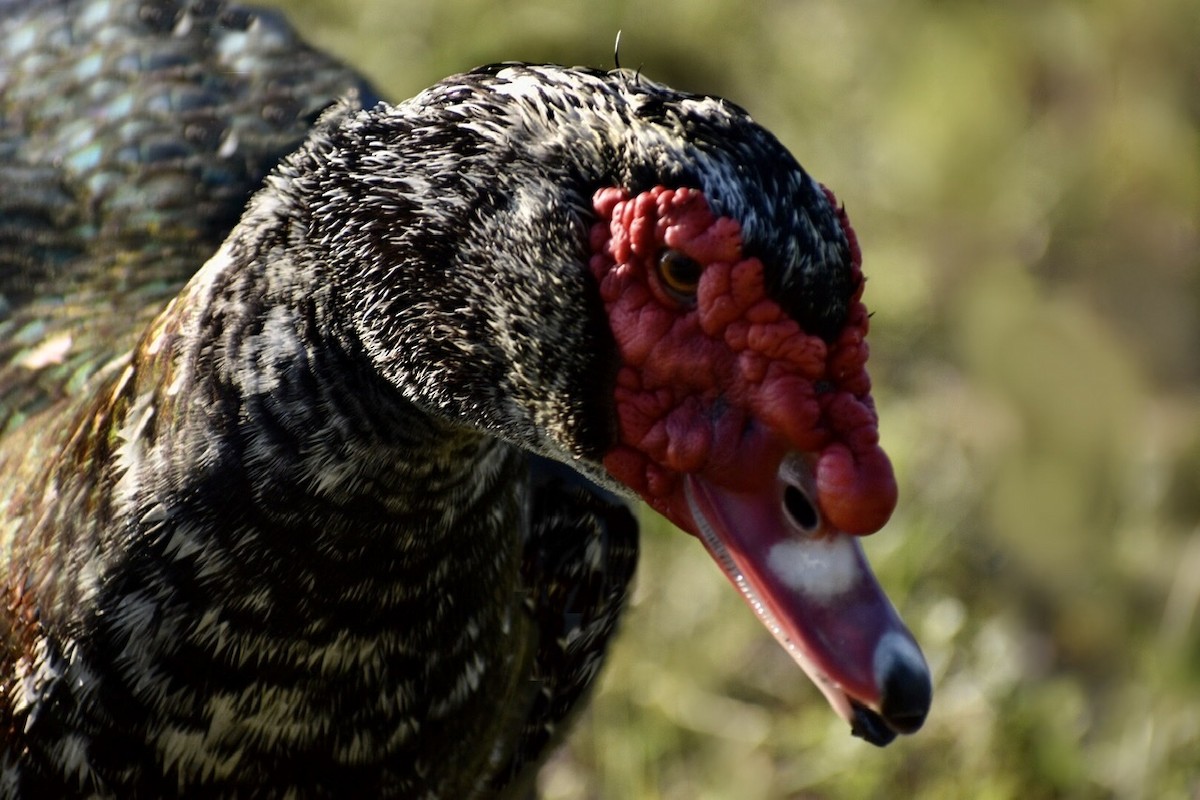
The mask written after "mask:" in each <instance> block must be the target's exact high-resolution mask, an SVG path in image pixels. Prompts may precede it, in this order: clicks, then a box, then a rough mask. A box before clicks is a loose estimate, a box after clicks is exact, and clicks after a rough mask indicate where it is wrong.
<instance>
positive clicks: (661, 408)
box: [589, 187, 931, 744]
mask: <svg viewBox="0 0 1200 800" xmlns="http://www.w3.org/2000/svg"><path fill="white" fill-rule="evenodd" d="M824 199H825V201H826V202H827V203H828V204H829V206H828V208H822V209H817V210H816V211H817V212H819V213H836V214H837V219H838V222H839V223H840V225H841V229H842V233H843V234H844V236H845V239H846V245H847V246H846V247H843V248H842V250H843V251H845V252H847V253H848V254H849V261H848V263H847V264H845V265H838V266H839V268H845V269H848V270H850V271H851V278H852V280H851V282H850V284H849V285H851V286H853V287H854V289H853V296H852V297H850V298H849V299H848V303H847V306H846V307H847V309H848V311H847V314H846V319H845V321H844V323H843V324H842V326H841V328H840V330H839V331H838V332H837V334H836V335H835V336H833V337H831V340H830V341H826V340H825V339H823V338H821V337H820V336H817V335H814V334H811V333H809V332H807V331H805V330H804V328H803V327H802V325H801V323H800V322H799V321H797V320H796V319H793V318H792V317H791V316H789V315H788V313H787V312H786V311H785V310H784V308H783V306H782V305H781V304H780V303H779V302H776V300H775V299H773V298H772V297H771V295H770V293H769V292H768V288H767V276H766V273H765V270H766V268H767V267H766V265H764V263H763V262H762V261H761V260H759V258H756V257H753V256H748V255H747V254H746V253H745V252H743V238H742V227H741V225H740V224H739V223H738V222H737V221H736V220H734V219H732V218H730V217H724V216H717V215H716V214H714V213H713V211H712V209H711V207H710V205H709V203H708V201H707V199H706V198H705V196H704V194H703V193H702V192H700V191H699V190H697V189H693V188H679V189H667V188H664V187H656V188H653V189H650V190H648V191H644V192H642V193H640V194H637V195H635V196H630V194H629V193H627V192H625V191H624V190H621V189H617V188H605V189H602V190H600V191H598V192H597V193H596V194H595V196H594V198H593V204H594V208H595V212H596V215H597V222H596V223H595V224H594V225H593V226H592V229H591V234H590V245H591V253H592V256H591V260H590V263H589V266H590V269H591V271H592V274H593V275H594V276H595V278H596V280H597V281H598V284H599V289H600V296H601V299H602V301H603V303H604V306H605V309H606V310H607V312H608V319H609V325H610V328H611V330H612V333H613V337H614V339H615V341H616V345H617V350H618V353H619V356H620V362H621V363H620V366H619V369H618V373H617V379H616V386H615V389H614V398H613V399H614V404H615V408H616V414H617V420H618V440H617V443H616V444H615V446H613V447H612V448H611V449H610V451H609V452H608V453H607V454H606V455H605V458H604V466H605V468H606V469H607V470H608V472H609V473H610V474H611V475H612V476H613V477H614V478H616V479H618V480H619V481H621V482H622V483H624V484H625V485H627V486H629V487H630V488H631V489H633V490H634V491H635V492H637V493H638V494H639V495H640V496H641V497H642V498H644V499H645V500H646V501H647V502H648V503H649V504H650V505H651V506H652V507H653V508H654V509H656V510H657V511H659V512H660V513H661V514H663V515H664V516H666V517H667V518H668V519H670V520H671V521H673V522H674V523H675V524H676V525H678V526H679V527H681V528H683V529H684V530H687V531H689V532H690V533H692V534H694V535H696V536H697V537H699V538H700V539H701V540H702V541H703V543H704V545H705V547H707V548H708V550H709V551H710V553H711V554H712V555H713V557H714V559H715V560H716V561H717V562H718V563H719V564H720V565H721V567H722V569H723V570H724V571H725V573H726V575H727V577H728V578H729V579H730V581H732V582H733V583H734V585H735V586H737V587H738V589H739V590H740V591H741V592H742V593H743V594H744V595H745V596H746V598H747V600H748V601H749V602H750V605H751V606H752V607H753V608H754V610H755V611H756V613H758V615H759V616H760V618H761V619H762V621H763V622H764V623H765V624H766V625H767V627H768V628H769V629H770V630H771V632H772V633H773V634H774V635H775V636H776V638H777V639H779V641H780V642H781V643H782V644H783V645H784V646H785V648H787V649H788V651H789V652H790V653H791V654H792V655H793V656H794V657H795V658H796V660H797V662H799V663H800V665H801V666H802V667H803V668H804V669H805V671H806V672H808V674H809V675H810V676H811V677H812V678H813V679H814V681H815V682H816V683H817V685H818V686H819V687H820V688H821V689H822V691H823V692H824V693H825V695H826V697H827V698H828V699H829V700H830V702H831V704H832V705H833V706H834V708H835V709H836V710H837V711H838V712H839V713H840V714H841V715H842V716H843V717H845V718H846V719H847V720H849V721H850V722H851V725H852V728H853V730H854V731H855V733H857V734H859V735H861V736H863V737H864V738H866V739H868V740H869V741H871V742H873V743H875V744H886V743H887V742H888V741H891V739H892V738H894V736H895V733H896V732H902V733H907V732H911V731H913V730H916V728H918V727H920V725H921V723H922V722H923V721H924V718H925V714H926V712H927V711H928V706H929V698H930V693H931V690H930V682H929V675H928V669H927V667H926V666H925V662H924V659H923V657H922V656H921V653H920V650H919V648H918V647H917V645H916V643H915V641H913V639H912V636H911V635H910V634H909V632H908V631H907V629H905V627H904V625H903V623H901V622H900V620H899V618H898V616H897V615H896V613H895V611H894V609H893V608H892V606H891V604H890V603H889V602H888V600H887V598H886V596H885V595H884V594H883V592H882V590H881V589H880V588H879V585H878V583H877V582H876V581H875V578H874V576H873V575H872V574H871V571H870V568H869V567H868V566H867V564H866V561H865V558H864V556H863V554H862V550H861V547H860V546H859V544H858V542H857V538H856V536H857V535H862V534H868V533H872V532H874V531H877V530H878V529H879V528H881V527H883V525H884V524H885V523H886V522H887V520H888V518H889V517H890V516H891V513H892V511H893V509H894V508H895V504H896V494H897V492H896V481H895V478H894V476H893V474H892V468H891V463H890V462H889V461H888V458H887V456H886V455H885V454H884V452H883V450H882V449H881V448H880V446H879V435H878V429H877V418H876V414H875V408H874V404H873V402H872V400H871V396H870V389H871V383H870V379H869V378H868V376H867V372H866V362H867V353H868V350H867V344H866V341H865V337H866V334H867V327H868V315H867V311H866V307H865V306H864V305H863V303H862V299H861V297H862V288H863V280H862V274H861V267H860V255H859V250H858V245H857V242H856V241H855V237H854V234H853V231H852V230H851V228H850V226H849V222H848V221H847V220H846V217H845V214H844V212H842V211H841V210H838V209H837V205H836V202H835V200H834V198H833V195H832V194H831V193H829V192H828V190H826V192H825V197H824ZM830 250H831V252H833V251H836V250H837V248H830Z"/></svg>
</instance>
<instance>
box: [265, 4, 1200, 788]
mask: <svg viewBox="0 0 1200 800" xmlns="http://www.w3.org/2000/svg"><path fill="white" fill-rule="evenodd" d="M287 6H288V10H289V13H290V15H291V17H292V19H293V20H295V21H296V22H297V23H298V24H299V25H300V27H301V28H302V29H303V30H304V31H305V32H306V33H307V35H308V36H309V38H310V39H312V40H313V41H315V42H317V43H319V44H321V45H322V46H324V47H326V48H328V49H330V50H332V51H334V52H336V53H338V54H340V55H341V56H342V57H344V58H345V59H346V60H347V61H349V62H351V63H353V64H355V65H356V66H358V67H359V68H360V69H363V70H365V71H366V72H367V74H369V75H370V76H371V77H372V78H373V79H374V80H375V81H376V82H377V83H378V85H379V86H380V88H381V89H382V90H383V91H384V93H385V94H386V95H387V96H389V97H391V98H393V99H400V98H403V97H406V96H409V95H411V94H412V93H414V92H416V91H417V90H419V89H420V88H422V87H423V86H425V85H427V84H429V83H431V82H433V81H434V80H436V79H438V78H440V77H442V76H444V75H446V74H449V73H452V72H458V71H462V70H463V69H466V68H469V67H471V66H474V65H476V64H479V63H484V62H490V61H500V60H533V61H557V62H563V63H583V64H589V65H593V66H610V65H611V64H612V45H613V39H614V37H615V35H616V32H617V30H619V29H620V30H622V31H623V36H622V47H621V53H620V58H621V63H622V65H623V66H626V67H633V68H640V69H642V70H643V71H644V72H645V73H646V74H647V75H649V76H650V77H653V78H655V79H658V80H662V81H665V82H667V83H671V84H673V85H676V86H678V87H680V88H685V89H691V90H696V91H705V92H712V93H717V94H723V95H725V96H727V97H729V98H731V99H732V100H734V101H736V102H737V103H739V104H740V105H742V106H744V107H746V108H749V109H750V110H751V112H752V113H754V114H755V116H756V117H757V118H758V119H759V120H760V121H761V122H763V123H764V124H765V125H766V126H767V127H769V128H771V129H772V130H774V131H775V132H776V134H778V135H779V136H780V138H781V139H782V140H783V141H784V142H785V143H786V144H787V145H788V146H789V147H790V148H791V149H792V150H793V152H795V153H796V154H797V156H798V157H799V158H800V160H801V162H802V163H804V164H805V166H806V167H807V168H808V169H809V170H810V171H812V172H813V173H814V174H815V175H817V176H818V177H819V178H821V180H823V181H825V182H826V183H828V184H829V185H830V186H832V187H834V188H835V189H836V190H837V192H838V194H839V197H840V198H841V199H842V201H844V202H845V203H846V204H847V206H848V207H849V210H850V213H851V218H852V219H853V220H854V222H855V225H856V228H857V230H858V234H859V238H860V241H861V242H862V243H863V249H864V251H865V254H866V265H865V266H866V270H867V274H868V276H869V284H868V290H867V300H868V303H869V305H870V306H871V307H872V308H873V310H874V311H875V316H874V319H873V323H874V326H873V327H874V330H873V331H872V343H873V346H874V353H873V359H872V369H873V372H872V374H873V376H874V378H875V384H876V396H877V400H878V403H879V408H880V412H881V418H882V425H883V436H884V441H885V444H886V445H887V447H888V449H889V451H890V453H891V455H892V457H893V460H894V461H895V464H896V467H897V472H898V474H899V477H900V480H901V490H902V499H901V504H900V507H899V509H898V511H897V513H896V515H895V517H894V519H893V521H892V523H891V524H890V525H889V526H888V528H887V529H885V530H884V531H883V532H882V533H881V534H879V535H878V536H876V537H872V538H871V539H870V540H868V541H867V548H868V551H869V554H870V556H871V558H872V560H873V562H874V564H875V565H876V567H877V569H878V571H879V573H880V579H881V581H882V582H883V584H884V585H885V586H886V587H887V588H888V590H889V593H890V594H891V596H892V598H893V600H894V601H895V602H896V604H897V606H898V607H899V608H900V610H901V612H902V613H903V615H904V617H905V618H906V619H907V620H908V622H909V624H910V626H911V627H912V628H913V631H914V632H915V633H916V635H917V637H918V639H919V640H920V641H921V643H922V645H923V647H924V648H925V652H926V654H927V656H928V658H929V661H930V664H931V666H932V668H933V670H934V673H935V687H936V688H935V692H936V693H935V705H934V710H933V712H932V714H931V716H930V718H929V721H928V723H927V724H926V727H925V729H924V730H922V731H921V732H920V733H919V734H917V735H916V736H913V737H909V738H904V739H901V740H899V741H897V742H896V743H894V744H893V745H892V746H890V747H889V748H887V749H886V750H875V749H873V748H871V747H870V746H868V745H866V744H863V743H862V742H860V741H858V740H856V739H852V738H851V737H850V736H849V735H848V731H846V730H845V727H844V725H843V724H842V723H840V721H839V720H837V719H836V718H835V717H834V715H833V714H832V713H831V712H830V711H829V709H828V707H827V706H826V704H825V703H824V701H823V700H822V699H821V697H820V695H819V693H818V692H817V691H816V690H815V689H814V688H813V687H811V686H810V685H808V683H807V681H806V680H805V679H804V678H803V676H802V674H801V673H800V671H799V670H798V669H797V668H796V667H795V665H794V664H792V663H791V662H790V660H789V659H788V657H787V656H786V655H785V654H784V653H783V652H781V651H780V649H779V648H778V647H777V646H776V645H775V644H774V643H773V641H772V640H771V639H770V638H769V636H768V635H767V634H766V632H765V631H763V630H762V629H761V628H760V626H759V625H758V623H757V622H756V621H755V620H754V618H753V616H752V615H751V613H750V612H749V611H748V610H747V609H746V608H745V607H744V606H743V605H742V603H741V601H740V600H739V599H738V597H737V596H736V595H735V593H734V592H733V591H732V590H731V589H730V588H729V587H728V586H727V585H726V584H725V582H724V580H723V579H722V577H721V576H720V574H719V572H718V571H717V570H716V569H715V568H714V567H713V565H712V564H711V563H710V562H709V559H708V558H707V556H705V555H704V553H703V552H702V550H701V549H700V548H699V547H698V546H697V544H696V543H695V542H694V541H692V540H691V539H690V538H688V537H685V536H683V535H681V534H679V533H678V532H675V531H670V530H667V529H666V526H665V525H662V524H661V523H659V522H657V521H654V520H652V519H650V518H649V517H647V528H648V531H647V535H646V536H645V556H644V558H643V560H642V565H641V569H640V578H639V584H638V589H637V593H636V596H635V598H634V600H633V608H632V611H631V613H630V614H629V615H628V618H627V621H626V623H625V627H624V631H623V635H622V637H621V639H620V641H619V643H618V644H617V645H616V647H615V648H614V652H613V657H612V661H611V664H610V666H609V668H608V670H607V672H606V674H605V677H604V679H603V686H602V688H601V690H600V692H599V694H598V696H597V698H596V701H595V702H594V704H593V707H592V709H591V711H590V712H589V714H588V715H587V716H586V717H585V718H584V719H583V720H582V722H581V724H580V725H579V726H578V729H577V730H576V732H575V734H574V735H573V737H572V739H571V741H570V744H569V746H568V747H567V748H564V750H563V751H562V752H561V753H559V754H558V755H557V756H556V757H555V759H554V761H553V762H552V763H551V764H550V765H549V767H548V768H547V769H546V770H545V771H544V774H543V776H542V777H543V780H542V789H543V794H544V796H545V797H546V798H548V799H550V800H566V798H606V799H607V798H680V799H682V798H697V797H699V798H737V799H738V800H754V799H755V798H797V799H798V798H806V799H808V798H811V799H813V800H816V799H817V798H822V799H823V798H885V797H898V796H919V797H928V798H961V797H975V798H997V799H999V798H1058V797H1064V798H1093V797H1097V798H1100V797H1115V798H1162V797H1179V798H1183V797H1191V798H1200V623H1198V621H1197V619H1196V616H1197V614H1196V612H1197V604H1198V601H1200V424H1198V423H1200V403H1198V402H1197V401H1198V399H1200V269H1198V267H1200V3H1197V2H1195V0H1159V2H1156V3H1139V2H1134V0H1094V1H1093V2H1085V1H1084V0H1078V1H1077V2H1071V1H1069V0H1046V1H1045V2H1032V0H1015V1H1014V2H1007V3H986V2H970V1H969V0H962V1H960V2H949V1H948V0H853V1H852V2H844V1H843V0H799V1H797V2H789V1H788V0H738V2H734V0H707V1H706V2H704V3H698V2H689V1H687V0H657V2H655V3H634V2H631V1H630V0H610V1H609V2H599V1H598V0H586V1H584V0H540V1H539V0H501V1H500V2H497V0H454V1H452V2H451V1H448V0H407V1H397V0H336V1H335V0H306V2H303V3H298V2H293V3H289V4H287Z"/></svg>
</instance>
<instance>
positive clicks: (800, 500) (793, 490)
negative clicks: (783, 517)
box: [783, 484, 821, 533]
mask: <svg viewBox="0 0 1200 800" xmlns="http://www.w3.org/2000/svg"><path fill="white" fill-rule="evenodd" d="M783 507H784V509H785V510H786V511H787V513H788V516H790V517H791V518H792V521H793V522H795V523H796V525H798V526H799V527H800V530H802V531H804V532H805V533H811V532H812V531H814V530H816V529H817V525H818V523H819V522H820V521H821V518H820V516H819V515H818V514H817V509H816V507H814V506H813V504H812V501H810V500H809V499H808V495H807V494H805V493H804V492H803V491H802V490H801V489H799V488H797V487H795V486H792V485H790V484H789V485H788V486H786V487H785V488H784V490H783Z"/></svg>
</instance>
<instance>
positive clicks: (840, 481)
mask: <svg viewBox="0 0 1200 800" xmlns="http://www.w3.org/2000/svg"><path fill="white" fill-rule="evenodd" d="M816 482H817V503H818V504H819V505H820V507H821V513H822V514H824V516H825V518H826V520H827V521H828V522H829V524H831V525H832V526H833V527H835V528H837V529H839V530H842V531H845V532H846V533H851V534H854V535H856V536H865V535H866V534H869V533H874V532H875V531H877V530H879V529H880V528H882V527H883V526H884V525H885V524H886V523H887V521H888V519H889V518H890V517H891V516H892V511H894V510H895V508H896V499H897V497H898V493H899V490H898V489H897V487H896V476H895V474H894V473H893V472H892V462H891V461H890V460H888V457H887V454H886V453H884V452H883V449H882V448H880V447H879V446H878V445H876V446H873V447H871V448H870V449H869V450H867V451H866V452H862V453H858V454H857V455H856V454H854V453H852V452H851V450H850V448H849V447H847V446H846V445H844V444H842V443H841V442H836V443H834V444H831V445H829V446H828V447H826V448H825V449H824V450H823V451H822V452H821V455H820V457H819V458H818V459H817V465H816Z"/></svg>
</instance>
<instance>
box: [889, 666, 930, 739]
mask: <svg viewBox="0 0 1200 800" xmlns="http://www.w3.org/2000/svg"><path fill="white" fill-rule="evenodd" d="M932 702H933V683H932V681H931V680H930V677H929V669H928V668H927V667H926V666H925V665H924V664H921V665H920V667H919V668H918V667H917V665H914V664H910V663H908V662H906V661H898V662H896V663H895V664H893V665H892V669H891V670H889V671H888V674H887V676H886V677H885V678H884V680H883V702H882V703H881V704H880V710H881V715H882V717H883V719H884V720H886V721H887V725H888V727H889V728H891V729H892V730H894V731H896V732H898V733H915V732H916V731H918V730H920V728H921V726H922V725H924V724H925V718H926V717H927V716H928V715H929V706H930V704H931V703H932Z"/></svg>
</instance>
